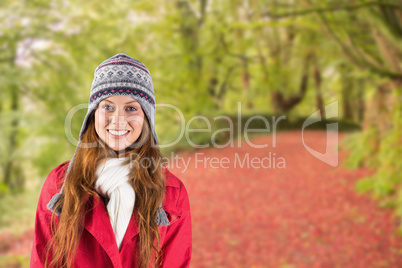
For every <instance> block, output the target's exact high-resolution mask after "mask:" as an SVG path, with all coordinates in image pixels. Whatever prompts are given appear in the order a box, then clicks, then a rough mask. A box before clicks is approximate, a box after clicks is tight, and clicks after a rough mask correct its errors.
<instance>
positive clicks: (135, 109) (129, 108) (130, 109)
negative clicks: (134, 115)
mask: <svg viewBox="0 0 402 268" xmlns="http://www.w3.org/2000/svg"><path fill="white" fill-rule="evenodd" d="M127 109H128V110H129V111H130V112H132V111H137V108H135V107H132V106H131V107H127Z"/></svg>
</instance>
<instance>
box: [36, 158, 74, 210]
mask: <svg viewBox="0 0 402 268" xmlns="http://www.w3.org/2000/svg"><path fill="white" fill-rule="evenodd" d="M69 162H70V161H65V162H63V163H61V164H60V165H58V166H57V167H55V168H54V169H53V170H52V171H50V173H49V175H48V176H47V178H46V180H45V182H44V183H43V186H42V190H41V193H40V197H39V202H38V210H41V211H48V209H47V207H46V205H47V203H48V202H49V201H50V199H52V197H53V196H54V195H55V194H57V193H58V192H59V191H60V189H61V187H62V184H63V181H64V175H65V172H66V171H67V168H68V163H69Z"/></svg>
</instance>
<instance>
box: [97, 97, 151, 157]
mask: <svg viewBox="0 0 402 268" xmlns="http://www.w3.org/2000/svg"><path fill="white" fill-rule="evenodd" d="M143 124H144V111H143V110H142V108H141V105H140V104H139V102H137V101H135V100H133V99H132V98H131V97H128V96H111V97H109V98H107V99H105V100H103V101H101V102H100V103H99V107H98V109H96V112H95V129H96V133H97V134H98V136H99V138H100V139H102V140H103V141H104V142H105V143H106V144H107V146H108V147H109V148H111V149H113V150H115V151H122V150H124V149H125V148H127V147H128V146H130V145H131V144H133V143H134V142H135V141H136V140H137V139H138V137H139V136H140V134H141V131H142V126H143Z"/></svg>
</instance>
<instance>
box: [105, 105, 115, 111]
mask: <svg viewBox="0 0 402 268" xmlns="http://www.w3.org/2000/svg"><path fill="white" fill-rule="evenodd" d="M103 109H105V110H108V111H113V107H112V106H110V105H103Z"/></svg>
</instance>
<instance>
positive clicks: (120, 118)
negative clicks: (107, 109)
mask: <svg viewBox="0 0 402 268" xmlns="http://www.w3.org/2000/svg"><path fill="white" fill-rule="evenodd" d="M126 121H127V120H126V116H125V115H124V113H122V112H120V111H118V110H116V111H115V112H114V113H113V114H112V115H110V122H111V123H114V124H115V125H116V126H117V127H119V128H120V127H122V128H124V127H126V125H127V122H126Z"/></svg>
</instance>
